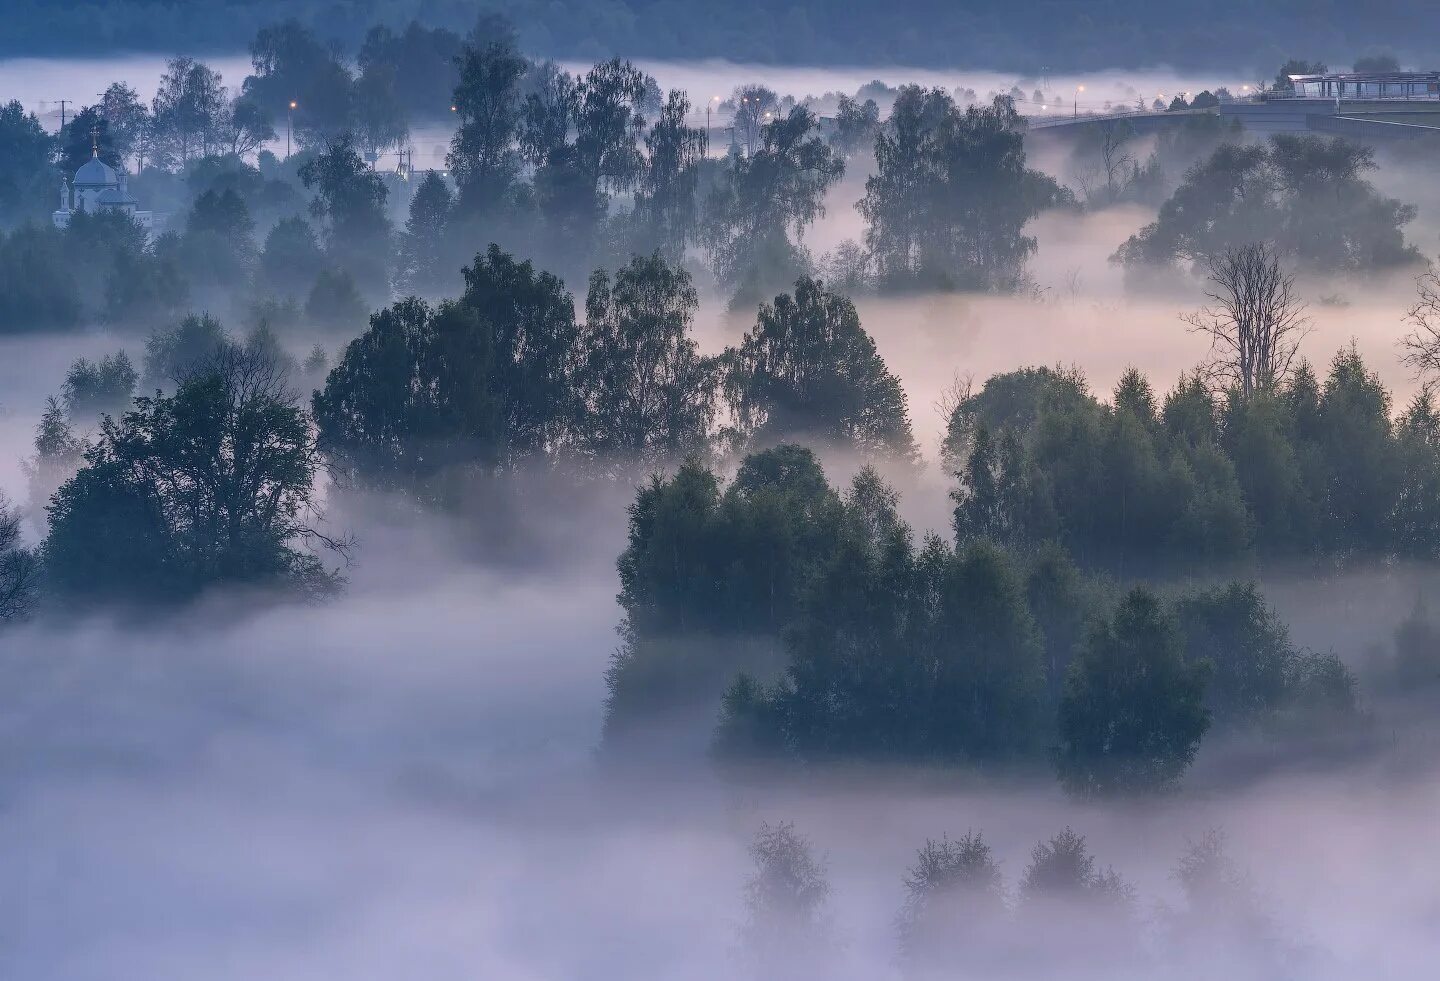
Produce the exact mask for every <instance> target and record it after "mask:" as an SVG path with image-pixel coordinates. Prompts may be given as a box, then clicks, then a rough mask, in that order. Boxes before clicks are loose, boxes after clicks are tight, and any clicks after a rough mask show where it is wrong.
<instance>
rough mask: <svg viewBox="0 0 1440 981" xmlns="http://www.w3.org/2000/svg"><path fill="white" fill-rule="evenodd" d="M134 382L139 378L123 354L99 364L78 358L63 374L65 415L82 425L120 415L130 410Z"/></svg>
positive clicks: (133, 393) (110, 355)
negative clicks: (108, 414)
mask: <svg viewBox="0 0 1440 981" xmlns="http://www.w3.org/2000/svg"><path fill="white" fill-rule="evenodd" d="M137 381H139V375H137V374H136V373H135V366H134V365H132V364H131V363H130V358H129V357H127V356H126V354H125V352H124V351H118V352H116V353H115V354H107V355H106V356H105V357H103V358H101V359H100V360H99V361H88V360H86V359H85V358H80V359H79V360H78V361H76V362H74V363H73V364H72V365H70V370H69V371H68V372H66V374H65V387H64V397H65V411H66V412H67V413H69V416H70V418H71V419H72V420H76V421H79V422H82V423H85V424H88V423H89V422H91V421H92V420H94V419H95V418H96V417H98V416H100V415H101V414H104V413H111V414H115V415H119V414H120V413H121V412H123V411H124V410H125V409H127V408H129V406H130V400H131V399H132V398H133V397H134V396H135V383H136V382H137Z"/></svg>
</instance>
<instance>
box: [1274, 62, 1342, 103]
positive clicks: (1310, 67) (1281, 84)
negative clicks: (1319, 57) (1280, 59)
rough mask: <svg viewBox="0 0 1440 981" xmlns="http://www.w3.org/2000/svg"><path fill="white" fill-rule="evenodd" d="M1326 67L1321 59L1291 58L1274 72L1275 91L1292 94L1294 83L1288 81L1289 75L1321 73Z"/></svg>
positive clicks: (1323, 72)
mask: <svg viewBox="0 0 1440 981" xmlns="http://www.w3.org/2000/svg"><path fill="white" fill-rule="evenodd" d="M1327 71H1329V69H1328V68H1326V67H1325V62H1323V61H1305V60H1303V59H1301V58H1291V59H1289V60H1288V61H1286V62H1285V64H1283V65H1281V66H1280V70H1279V71H1278V72H1276V73H1275V91H1276V93H1278V94H1280V95H1287V94H1293V93H1294V92H1295V85H1294V83H1292V82H1291V81H1290V76H1291V75H1323V74H1325V73H1326V72H1327Z"/></svg>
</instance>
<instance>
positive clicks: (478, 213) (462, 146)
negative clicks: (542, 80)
mask: <svg viewBox="0 0 1440 981" xmlns="http://www.w3.org/2000/svg"><path fill="white" fill-rule="evenodd" d="M527 67H528V66H527V63H526V61H525V59H524V58H523V57H521V55H520V54H519V52H518V51H516V49H515V46H514V43H513V42H512V41H494V42H490V43H486V44H483V45H480V46H467V47H466V48H465V53H464V56H463V58H462V59H461V62H460V81H459V84H458V85H457V86H456V88H455V93H454V100H453V105H454V107H455V111H456V118H457V123H458V125H457V128H456V130H455V136H454V137H453V138H452V139H451V141H450V155H449V157H448V158H447V160H448V162H449V165H450V170H451V172H452V173H453V174H454V175H455V183H456V186H457V187H458V188H459V195H458V199H457V202H456V205H457V208H458V209H459V211H460V213H461V214H462V215H463V216H464V217H465V218H466V219H476V218H483V217H487V216H490V215H492V214H493V213H494V212H495V211H496V210H497V209H499V207H500V206H501V205H502V204H504V203H505V202H507V201H508V200H509V199H510V196H511V193H512V191H513V187H514V184H515V181H516V179H517V177H518V176H519V172H520V164H521V158H520V152H519V148H518V146H517V141H518V140H519V136H520V120H521V105H522V104H521V94H520V80H521V79H522V78H523V77H524V75H525V72H526V68H527Z"/></svg>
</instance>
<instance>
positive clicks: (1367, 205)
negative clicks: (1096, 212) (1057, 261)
mask: <svg viewBox="0 0 1440 981" xmlns="http://www.w3.org/2000/svg"><path fill="white" fill-rule="evenodd" d="M1375 166H1376V164H1375V159H1374V151H1373V150H1372V149H1370V148H1367V147H1364V146H1362V145H1360V144H1356V143H1353V142H1351V141H1349V140H1345V139H1342V138H1339V137H1336V138H1333V139H1326V138H1324V137H1319V136H1313V135H1294V134H1288V133H1279V134H1276V135H1275V136H1273V137H1271V138H1270V140H1269V142H1268V144H1267V145H1263V146H1257V145H1240V144H1237V143H1233V142H1227V143H1222V144H1220V146H1218V147H1216V148H1215V150H1214V152H1213V153H1211V154H1210V156H1209V157H1208V158H1207V159H1205V160H1202V161H1201V162H1200V163H1198V164H1196V165H1195V166H1193V167H1191V168H1190V169H1189V170H1188V171H1186V173H1185V179H1184V181H1182V182H1181V184H1180V186H1179V187H1177V188H1176V189H1175V191H1174V193H1173V194H1172V195H1171V196H1170V198H1169V199H1168V200H1166V201H1165V202H1164V203H1163V204H1162V205H1161V206H1160V213H1159V215H1158V217H1157V218H1156V220H1155V221H1154V222H1152V223H1151V224H1149V225H1147V226H1145V227H1144V228H1142V229H1141V230H1140V231H1139V232H1137V233H1136V234H1134V235H1132V236H1131V237H1130V238H1129V239H1127V240H1126V242H1125V243H1124V244H1123V245H1122V246H1121V247H1120V248H1119V249H1118V250H1116V253H1115V256H1114V258H1115V260H1116V261H1117V262H1120V263H1122V264H1124V265H1126V266H1130V267H1132V268H1143V267H1145V266H1150V267H1155V268H1164V267H1168V266H1171V265H1173V264H1174V263H1176V262H1177V261H1185V262H1189V263H1193V264H1195V265H1196V266H1198V267H1199V268H1201V269H1203V268H1205V265H1206V263H1208V262H1209V261H1210V260H1211V259H1214V258H1218V257H1219V256H1221V255H1223V253H1224V252H1225V251H1226V250H1228V249H1238V248H1243V247H1245V246H1248V245H1250V244H1252V243H1256V242H1266V243H1269V244H1270V245H1271V246H1272V247H1273V248H1274V249H1275V250H1276V251H1277V252H1278V253H1280V254H1282V255H1284V256H1287V257H1292V258H1293V260H1294V261H1295V262H1296V263H1298V264H1299V265H1300V266H1302V267H1306V268H1311V269H1315V270H1317V271H1321V272H1323V273H1324V274H1325V275H1330V276H1333V275H1335V274H1336V273H1337V272H1350V273H1363V272H1368V271H1370V270H1375V269H1387V268H1396V267H1403V266H1409V265H1419V264H1420V256H1419V253H1418V252H1417V251H1416V250H1415V248H1414V246H1411V245H1407V244H1406V242H1405V235H1404V231H1403V229H1404V226H1405V225H1407V224H1408V223H1410V222H1411V221H1413V220H1414V219H1415V215H1416V213H1417V212H1416V210H1415V208H1414V207H1413V206H1412V205H1407V204H1402V203H1401V202H1399V201H1397V200H1395V199H1393V198H1387V197H1383V196H1382V195H1380V194H1379V193H1378V192H1377V191H1376V189H1375V187H1374V186H1373V185H1372V184H1370V183H1369V182H1368V181H1366V180H1364V179H1363V177H1362V175H1363V174H1364V173H1365V172H1366V171H1369V170H1373V169H1374V168H1375Z"/></svg>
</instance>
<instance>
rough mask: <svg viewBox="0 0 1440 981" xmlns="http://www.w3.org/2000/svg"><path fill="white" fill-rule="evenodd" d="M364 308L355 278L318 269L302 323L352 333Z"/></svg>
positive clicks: (340, 271)
mask: <svg viewBox="0 0 1440 981" xmlns="http://www.w3.org/2000/svg"><path fill="white" fill-rule="evenodd" d="M367 309H368V307H367V305H366V303H365V298H364V297H363V296H361V295H360V287H359V286H357V285H356V284H355V277H354V276H352V275H350V272H349V270H346V269H322V270H320V273H319V275H317V276H316V277H315V285H314V286H312V287H311V288H310V294H309V295H308V296H307V297H305V319H306V320H308V321H309V322H310V323H312V324H315V325H317V326H320V327H336V328H349V329H352V330H353V329H354V328H355V327H357V326H358V325H359V324H363V323H364V322H365V314H366V311H367Z"/></svg>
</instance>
